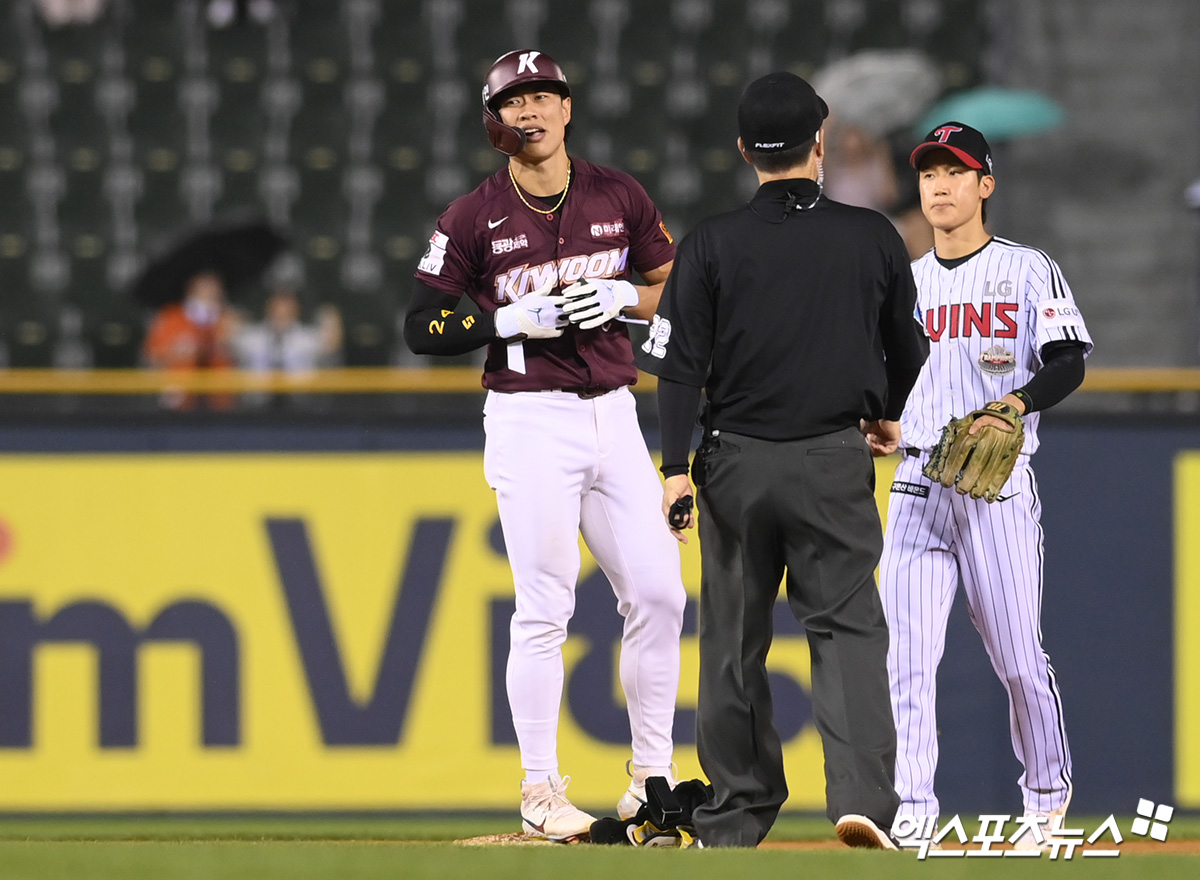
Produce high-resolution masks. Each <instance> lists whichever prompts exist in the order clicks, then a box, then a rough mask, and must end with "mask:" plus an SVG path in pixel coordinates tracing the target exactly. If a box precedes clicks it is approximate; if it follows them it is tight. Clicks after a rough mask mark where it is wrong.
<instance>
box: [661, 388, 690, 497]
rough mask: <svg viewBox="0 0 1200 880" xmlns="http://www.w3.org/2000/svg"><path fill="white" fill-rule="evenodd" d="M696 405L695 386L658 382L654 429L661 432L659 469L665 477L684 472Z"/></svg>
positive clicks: (685, 470) (686, 465)
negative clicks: (656, 417) (656, 421)
mask: <svg viewBox="0 0 1200 880" xmlns="http://www.w3.org/2000/svg"><path fill="white" fill-rule="evenodd" d="M699 406H700V389H699V388H697V387H696V386H695V385H685V384H683V383H682V382H672V381H671V380H670V379H662V378H660V379H659V380H658V427H659V431H660V432H661V433H662V467H661V468H660V470H662V472H663V476H665V477H674V476H678V475H679V474H686V473H687V472H688V451H689V449H690V448H691V445H692V427H693V426H694V425H695V424H696V410H697V409H698V408H699Z"/></svg>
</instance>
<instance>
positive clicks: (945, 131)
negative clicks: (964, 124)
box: [934, 125, 962, 144]
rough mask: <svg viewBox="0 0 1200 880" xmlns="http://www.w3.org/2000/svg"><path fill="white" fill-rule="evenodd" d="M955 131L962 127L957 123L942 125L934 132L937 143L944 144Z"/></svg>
mask: <svg viewBox="0 0 1200 880" xmlns="http://www.w3.org/2000/svg"><path fill="white" fill-rule="evenodd" d="M956 131H962V129H961V128H959V127H958V126H957V125H943V126H942V127H941V128H939V129H938V130H937V131H935V132H934V135H935V136H936V137H937V139H938V143H939V144H944V143H946V141H948V140H950V135H952V134H954V132H956Z"/></svg>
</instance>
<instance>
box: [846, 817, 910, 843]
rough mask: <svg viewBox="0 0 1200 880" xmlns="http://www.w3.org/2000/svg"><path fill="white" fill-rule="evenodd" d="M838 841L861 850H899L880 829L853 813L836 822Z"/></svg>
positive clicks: (868, 820)
mask: <svg viewBox="0 0 1200 880" xmlns="http://www.w3.org/2000/svg"><path fill="white" fill-rule="evenodd" d="M836 829H837V836H838V840H840V841H841V842H842V843H844V844H846V846H853V847H858V848H861V849H899V848H900V847H898V846H896V843H895V841H893V840H892V838H891V837H890V836H888V834H887V832H885V831H884V830H883V829H882V828H880V827H879V826H878V825H876V824H875V823H874V822H872V821H871V820H870V819H868V818H867V817H866V816H859V815H857V814H855V813H850V814H849V815H846V816H842V818H840V819H838V820H837V826H836Z"/></svg>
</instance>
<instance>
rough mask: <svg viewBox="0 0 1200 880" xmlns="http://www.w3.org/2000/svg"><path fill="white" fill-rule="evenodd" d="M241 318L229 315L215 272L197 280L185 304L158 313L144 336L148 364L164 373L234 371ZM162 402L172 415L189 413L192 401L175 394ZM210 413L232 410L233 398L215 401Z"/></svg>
mask: <svg viewBox="0 0 1200 880" xmlns="http://www.w3.org/2000/svg"><path fill="white" fill-rule="evenodd" d="M236 326H237V316H236V315H235V314H234V313H233V312H232V311H231V310H230V309H229V307H228V304H227V302H226V297H225V284H224V282H223V281H222V280H221V276H220V275H218V274H217V273H216V272H201V273H199V274H197V275H193V276H192V278H191V279H190V280H189V281H188V283H187V285H186V287H185V288H184V295H183V300H182V301H181V302H177V303H170V304H168V305H165V306H163V307H162V308H161V309H159V311H158V314H157V315H156V316H155V318H154V321H153V322H152V323H151V325H150V329H149V331H148V332H147V334H146V342H145V346H144V348H143V352H144V354H145V358H146V362H147V363H148V364H149V365H150V366H151V367H157V368H159V369H164V370H197V369H208V368H212V367H231V366H233V362H234V360H233V350H232V341H233V336H234V332H235V328H236ZM163 402H164V404H165V405H167V406H169V407H171V408H172V409H191V408H193V407H194V406H195V405H196V402H197V401H196V398H195V397H194V396H193V395H189V394H186V393H184V392H182V391H172V392H168V393H167V394H166V395H164V399H163ZM208 404H209V406H210V408H212V409H229V408H230V407H231V406H232V404H233V398H232V397H230V396H229V395H214V396H212V397H211V398H210V399H209V400H208Z"/></svg>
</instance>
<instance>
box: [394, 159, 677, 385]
mask: <svg viewBox="0 0 1200 880" xmlns="http://www.w3.org/2000/svg"><path fill="white" fill-rule="evenodd" d="M571 168H572V171H571V185H570V188H569V190H568V192H567V198H566V201H565V202H563V205H562V208H561V209H559V210H558V211H555V212H554V213H553V214H538V213H536V212H535V211H532V210H530V209H529V208H528V207H527V206H526V205H525V204H524V203H523V202H522V201H521V197H520V195H518V193H517V192H516V190H514V189H513V184H512V180H511V178H510V177H509V173H508V168H507V167H506V168H502V169H501V170H500V171H498V172H497V173H496V174H494V175H492V176H491V177H489V178H488V179H487V180H485V181H484V182H483V183H481V184H480V185H479V186H478V187H477V188H476V189H475V190H474V191H473V192H470V193H468V194H467V195H465V196H462V197H461V198H458V199H455V200H454V201H453V202H451V203H450V207H448V208H447V209H446V211H445V213H443V214H442V216H441V217H440V218H438V222H437V229H436V231H435V232H434V233H433V237H432V238H430V239H429V248H428V250H426V252H425V256H424V257H422V259H421V262H420V265H419V266H418V267H417V272H416V277H417V278H419V279H420V280H421V281H423V282H424V283H426V284H428V285H429V286H430V287H433V288H436V289H438V290H442V291H445V292H446V293H448V294H451V295H453V296H461V295H462V294H463V293H466V294H467V296H469V297H471V299H473V300H474V301H475V302H476V303H478V304H479V308H480V309H481V310H482V311H483V312H484V313H491V312H494V311H495V310H496V309H498V308H500V307H501V306H503V305H506V304H507V303H510V302H516V301H517V300H518V299H520V298H521V297H523V296H526V295H527V294H529V293H530V292H532V291H534V290H537V289H538V288H539V287H541V286H542V285H543V284H545V282H546V281H548V280H551V281H553V282H554V284H555V287H556V290H555V291H554V292H557V288H561V287H566V286H567V285H568V284H571V283H573V282H575V281H578V280H579V279H580V278H620V279H623V280H626V281H628V280H630V277H631V270H633V269H636V270H637V271H638V272H639V273H641V272H647V271H650V270H651V269H657V268H658V267H659V266H662V265H664V264H666V263H669V262H671V261H672V260H673V259H675V245H674V243H673V242H672V239H671V236H670V233H668V232H667V227H666V226H665V225H664V224H663V222H662V215H661V214H660V213H659V211H658V208H656V207H655V206H654V203H653V202H652V201H651V200H650V197H649V196H648V195H647V194H646V191H645V190H644V189H642V187H641V185H640V184H638V182H637V181H636V180H634V179H633V178H632V177H630V176H629V175H628V174H625V173H623V172H621V171H616V170H614V169H611V168H605V167H603V166H601V165H593V164H592V163H591V162H585V161H583V160H582V159H572V160H571ZM527 198H529V197H528V196H527ZM529 201H530V203H531V204H533V205H535V206H536V207H538V208H541V209H543V210H544V209H546V208H548V207H549V206H546V205H543V204H542V203H541V202H540V201H537V200H535V199H532V198H529ZM524 346H525V372H524V373H518V372H514V371H513V370H510V369H508V360H507V353H506V351H505V348H506V344H505V343H504V342H501V341H499V340H496V341H494V342H492V343H491V345H489V346H488V353H487V361H486V362H485V364H484V368H483V386H484V387H485V388H490V389H493V390H496V391H542V390H546V389H550V388H564V389H567V390H571V391H583V390H598V389H613V388H620V387H622V386H624V385H632V384H633V383H634V382H636V381H637V368H636V367H635V366H634V364H633V347H632V345H631V344H630V341H629V334H628V333H627V332H626V330H625V325H624V324H622V323H620V322H619V321H610V322H608V323H607V324H605V325H604V326H603V327H597V328H595V329H593V330H581V329H579V328H577V327H575V326H572V327H570V328H568V329H567V331H566V332H565V333H564V334H563V335H562V336H560V337H558V338H556V339H528V340H526V341H525V342H524Z"/></svg>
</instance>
